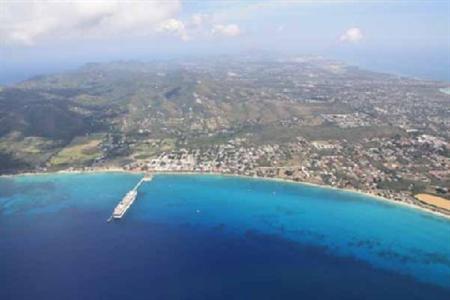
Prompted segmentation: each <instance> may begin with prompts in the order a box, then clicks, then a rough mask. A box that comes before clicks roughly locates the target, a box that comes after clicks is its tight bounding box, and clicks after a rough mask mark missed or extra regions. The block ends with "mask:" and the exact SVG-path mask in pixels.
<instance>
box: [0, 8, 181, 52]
mask: <svg viewBox="0 0 450 300" xmlns="http://www.w3.org/2000/svg"><path fill="white" fill-rule="evenodd" d="M1 1H2V2H1V14H0V41H1V42H2V43H3V44H4V45H5V44H21V45H33V44H36V43H37V42H39V41H41V40H45V39H62V38H67V37H69V38H108V37H114V36H121V35H127V36H129V35H146V34H151V33H154V32H155V31H157V29H158V28H160V23H162V22H165V21H166V20H170V19H172V18H173V17H174V16H176V14H177V13H178V12H179V11H180V9H181V3H180V1H175V0H173V1H166V0H153V1H145V0H142V1H138V0H134V1H119V0H96V1H86V0H72V1H47V0H40V1H33V2H31V1H25V2H23V1H14V0H1ZM172 23H173V22H172Z"/></svg>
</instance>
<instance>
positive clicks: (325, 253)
mask: <svg viewBox="0 0 450 300" xmlns="http://www.w3.org/2000/svg"><path fill="white" fill-rule="evenodd" d="M140 177H141V176H139V175H135V174H127V173H92V174H90V173H89V174H53V175H34V176H31V175H30V176H14V177H1V178H0V299H2V300H8V299H65V300H67V299H358V300H359V299H396V300H398V299H408V300H409V299H427V300H432V299H445V300H449V299H450V221H449V220H447V219H445V218H441V217H438V216H435V215H432V214H429V213H425V212H421V211H419V210H415V209H411V208H408V207H404V206H400V205H396V204H391V203H389V202H385V201H378V200H375V199H374V198H371V197H368V196H364V195H361V194H357V193H351V192H345V191H338V190H333V189H327V188H320V187H314V186H308V185H302V184H294V183H285V182H276V181H269V180H257V179H246V178H238V177H225V176H206V175H157V176H155V177H154V178H153V180H152V181H151V182H145V183H144V184H143V185H142V186H141V188H140V190H139V195H138V198H137V199H136V201H135V203H134V204H133V206H132V207H131V208H130V209H129V210H128V212H127V214H126V215H125V217H124V219H122V220H119V221H114V222H111V223H107V222H106V219H107V218H108V217H109V216H110V215H111V213H112V210H113V209H114V207H115V206H116V205H117V203H118V202H119V201H120V200H121V198H122V197H123V196H124V195H125V193H127V192H128V190H129V189H131V188H132V187H133V186H134V185H135V184H136V183H137V182H138V180H139V179H140Z"/></svg>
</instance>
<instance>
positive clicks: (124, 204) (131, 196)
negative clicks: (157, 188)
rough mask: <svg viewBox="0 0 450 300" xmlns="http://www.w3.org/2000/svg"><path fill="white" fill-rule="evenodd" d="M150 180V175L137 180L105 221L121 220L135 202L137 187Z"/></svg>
mask: <svg viewBox="0 0 450 300" xmlns="http://www.w3.org/2000/svg"><path fill="white" fill-rule="evenodd" d="M152 178H153V176H152V175H146V176H144V177H143V178H142V179H141V180H139V182H138V183H137V184H136V185H135V186H134V188H133V189H131V190H130V191H129V192H128V193H127V194H126V195H125V197H123V199H122V201H120V202H119V204H117V206H116V207H115V208H114V211H113V213H112V215H111V216H110V217H109V218H108V220H107V221H108V222H110V221H111V220H112V219H122V217H123V216H124V215H125V213H126V212H127V210H128V209H129V208H130V206H131V205H132V204H133V202H134V200H136V198H137V194H138V190H139V187H140V186H141V185H142V183H143V182H144V181H150V180H152Z"/></svg>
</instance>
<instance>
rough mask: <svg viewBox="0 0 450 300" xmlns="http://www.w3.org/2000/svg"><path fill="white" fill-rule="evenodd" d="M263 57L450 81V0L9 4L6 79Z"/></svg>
mask: <svg viewBox="0 0 450 300" xmlns="http://www.w3.org/2000/svg"><path fill="white" fill-rule="evenodd" d="M258 51H267V52H274V53H281V54H285V55H299V56H300V55H321V56H325V57H330V58H337V59H341V60H343V61H346V62H348V63H350V64H355V65H359V66H362V67H367V68H369V69H374V70H379V71H386V72H393V73H399V74H405V75H411V76H418V77H423V78H430V79H442V80H448V81H450V1H447V0H347V1H345V0H315V1H314V0H310V1H308V0H297V1H257V0H247V1H237V0H236V1H235V0H228V1H212V0H203V1H200V0H197V1H182V0H179V1H178V0H160V1H158V0H154V1H148V0H142V1H138V0H131V1H115V0H108V1H106V0H90V1H89V0H72V1H67V0H58V1H54V0H52V1H43V0H38V1H29V0H28V1H23V0H0V83H8V82H14V81H17V80H23V79H25V78H26V77H28V76H32V75H35V74H39V73H46V72H54V71H60V70H64V69H69V68H74V67H77V66H79V65H82V64H84V63H87V62H96V61H100V62H103V61H111V60H153V59H159V58H165V59H167V58H174V57H177V58H180V57H181V58H182V57H188V56H200V57H207V56H210V55H223V54H235V55H238V54H242V53H253V52H258Z"/></svg>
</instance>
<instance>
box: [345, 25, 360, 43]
mask: <svg viewBox="0 0 450 300" xmlns="http://www.w3.org/2000/svg"><path fill="white" fill-rule="evenodd" d="M363 37H364V36H363V33H362V31H361V29H359V28H358V27H352V28H349V29H347V30H346V31H345V32H344V33H343V34H342V35H341V36H340V38H339V40H340V41H341V42H348V43H356V42H359V41H360V40H362V39H363Z"/></svg>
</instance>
